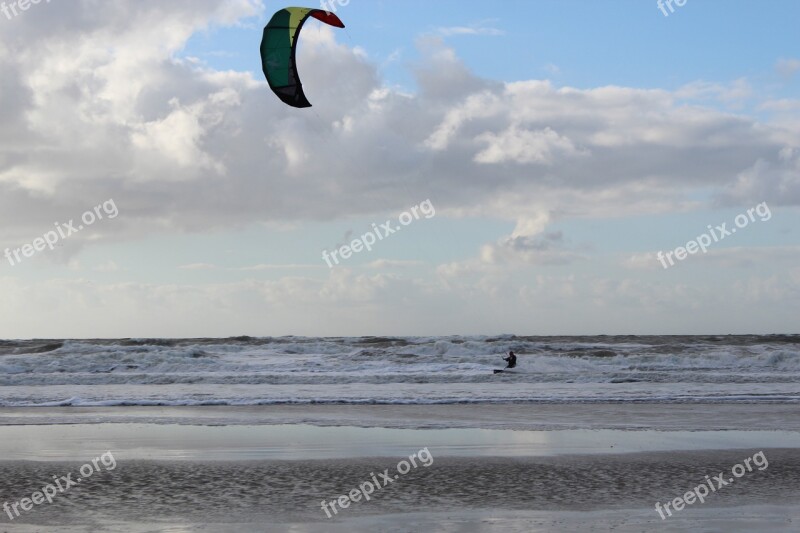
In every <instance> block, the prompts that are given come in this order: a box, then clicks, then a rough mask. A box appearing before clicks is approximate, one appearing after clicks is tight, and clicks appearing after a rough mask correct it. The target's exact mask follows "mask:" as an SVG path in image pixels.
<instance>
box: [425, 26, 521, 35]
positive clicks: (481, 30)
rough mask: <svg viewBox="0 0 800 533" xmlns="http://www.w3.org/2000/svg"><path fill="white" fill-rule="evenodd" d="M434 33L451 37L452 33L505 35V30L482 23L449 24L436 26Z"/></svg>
mask: <svg viewBox="0 0 800 533" xmlns="http://www.w3.org/2000/svg"><path fill="white" fill-rule="evenodd" d="M436 33H438V34H439V35H442V36H443V37H452V36H454V35H490V36H498V35H505V33H506V32H504V31H503V30H500V29H497V28H491V27H487V26H483V25H480V24H479V25H474V26H451V27H446V28H438V29H437V30H436Z"/></svg>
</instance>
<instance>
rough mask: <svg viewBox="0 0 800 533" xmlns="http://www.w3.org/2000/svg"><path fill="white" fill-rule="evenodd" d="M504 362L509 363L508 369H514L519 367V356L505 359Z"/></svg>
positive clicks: (510, 356)
mask: <svg viewBox="0 0 800 533" xmlns="http://www.w3.org/2000/svg"><path fill="white" fill-rule="evenodd" d="M503 361H508V366H507V367H506V368H514V367H515V366H517V356H516V355H513V354H512V355H509V356H508V357H503Z"/></svg>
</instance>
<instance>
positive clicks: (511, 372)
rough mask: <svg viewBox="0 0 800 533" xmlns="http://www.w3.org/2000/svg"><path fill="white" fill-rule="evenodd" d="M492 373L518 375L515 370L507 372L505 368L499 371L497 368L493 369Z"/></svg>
mask: <svg viewBox="0 0 800 533" xmlns="http://www.w3.org/2000/svg"><path fill="white" fill-rule="evenodd" d="M494 373H495V374H518V373H519V372H517V371H516V370H508V369H507V368H504V369H502V370H500V369H499V368H495V369H494Z"/></svg>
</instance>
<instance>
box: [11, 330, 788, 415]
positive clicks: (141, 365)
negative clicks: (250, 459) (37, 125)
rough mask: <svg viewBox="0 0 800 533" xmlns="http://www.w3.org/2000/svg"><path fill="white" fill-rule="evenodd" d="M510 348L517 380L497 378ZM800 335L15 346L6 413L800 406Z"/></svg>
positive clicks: (301, 339) (511, 376)
mask: <svg viewBox="0 0 800 533" xmlns="http://www.w3.org/2000/svg"><path fill="white" fill-rule="evenodd" d="M508 350H514V351H515V352H516V353H517V354H518V357H519V364H518V367H517V369H516V372H515V373H514V374H500V375H494V374H493V373H492V370H493V369H495V368H499V367H501V366H503V364H504V363H503V361H502V360H501V359H500V357H501V355H502V354H504V353H505V352H506V351H508ZM798 382H800V338H797V337H786V336H781V337H777V336H776V337H625V338H614V337H594V338H570V337H560V338H546V337H524V338H523V337H514V336H510V335H506V336H500V337H486V336H481V337H477V336H476V337H441V338H423V337H405V338H336V339H321V338H304V337H286V338H277V339H249V338H243V339H226V340H203V339H197V340H185V341H171V340H159V339H154V340H146V339H134V340H120V341H63V342H61V341H47V342H35V341H20V342H11V341H6V342H3V343H2V344H0V406H34V405H39V406H41V405H76V406H89V405H93V406H99V405H254V404H270V403H295V402H296V403H313V402H322V403H421V404H424V403H469V402H508V401H524V402H585V401H634V402H640V401H658V402H693V401H706V402H708V401H726V402H740V401H749V402H776V401H777V402H794V401H796V400H798V399H800V386H798V385H796V384H797V383H798Z"/></svg>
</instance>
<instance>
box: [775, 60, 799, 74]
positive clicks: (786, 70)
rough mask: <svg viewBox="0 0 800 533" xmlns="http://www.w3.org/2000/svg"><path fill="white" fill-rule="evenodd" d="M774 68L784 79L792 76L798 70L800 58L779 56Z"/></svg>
mask: <svg viewBox="0 0 800 533" xmlns="http://www.w3.org/2000/svg"><path fill="white" fill-rule="evenodd" d="M775 70H777V71H778V74H780V75H781V76H783V77H784V78H786V79H790V78H793V77H794V75H795V74H797V72H798V71H800V59H795V58H781V59H779V60H778V62H777V63H776V64H775Z"/></svg>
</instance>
